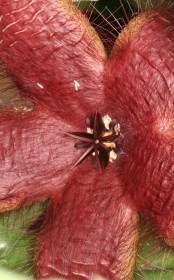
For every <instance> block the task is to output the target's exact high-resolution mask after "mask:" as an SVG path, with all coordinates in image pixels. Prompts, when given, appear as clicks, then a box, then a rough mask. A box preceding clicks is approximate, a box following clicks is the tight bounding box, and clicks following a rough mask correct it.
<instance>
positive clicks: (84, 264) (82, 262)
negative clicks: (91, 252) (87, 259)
mask: <svg viewBox="0 0 174 280" xmlns="http://www.w3.org/2000/svg"><path fill="white" fill-rule="evenodd" d="M73 263H77V264H83V265H94V264H93V263H83V262H78V261H73Z"/></svg>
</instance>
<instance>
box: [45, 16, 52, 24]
mask: <svg viewBox="0 0 174 280" xmlns="http://www.w3.org/2000/svg"><path fill="white" fill-rule="evenodd" d="M53 18H54V16H51V17H49V19H47V20H46V21H45V23H48V22H49V21H50V20H52V19H53Z"/></svg>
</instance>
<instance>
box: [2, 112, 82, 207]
mask: <svg viewBox="0 0 174 280" xmlns="http://www.w3.org/2000/svg"><path fill="white" fill-rule="evenodd" d="M8 118H9V117H8ZM64 129H68V130H69V129H73V128H70V127H68V126H65V124H64V123H63V122H62V121H61V120H60V119H55V118H53V117H52V116H50V115H49V114H48V113H47V112H46V111H45V110H44V112H43V110H40V111H34V112H30V113H27V114H21V115H18V116H16V118H15V117H14V116H13V119H7V120H1V121H0V135H1V137H0V139H1V140H0V211H1V212H2V211H5V210H9V209H13V208H17V207H20V206H22V205H23V204H31V203H33V202H35V201H40V200H43V199H45V198H46V197H48V196H50V195H51V194H54V193H57V192H58V191H61V190H62V189H63V187H64V186H65V184H66V180H67V178H68V176H69V175H70V174H71V173H72V171H71V168H72V166H73V164H74V161H75V160H76V158H78V157H79V155H78V153H77V155H76V154H75V153H74V150H75V149H74V147H73V146H74V142H73V140H72V139H69V138H68V137H67V136H65V135H64V133H63V130H64Z"/></svg>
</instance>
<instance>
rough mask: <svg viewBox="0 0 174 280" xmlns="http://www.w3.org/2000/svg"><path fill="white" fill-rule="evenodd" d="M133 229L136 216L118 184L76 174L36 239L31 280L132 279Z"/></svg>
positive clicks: (108, 177)
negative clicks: (97, 276) (54, 279)
mask: <svg viewBox="0 0 174 280" xmlns="http://www.w3.org/2000/svg"><path fill="white" fill-rule="evenodd" d="M110 171H111V170H110ZM111 172H113V168H112V171H111ZM137 228H138V219H137V214H136V212H134V211H133V210H132V206H131V204H130V199H129V198H128V197H127V196H124V197H123V193H122V189H121V188H120V185H119V182H118V180H117V179H116V178H114V180H113V179H112V180H111V173H110V172H108V173H105V174H102V175H101V176H98V178H96V176H95V171H88V170H87V171H86V172H85V173H84V171H83V170H81V171H80V170H79V172H78V176H77V177H76V178H75V177H74V176H73V177H72V178H71V179H70V181H69V182H68V183H67V185H66V189H65V191H64V193H63V195H62V197H61V199H59V200H57V198H54V199H51V201H50V205H49V208H48V212H47V213H46V217H45V222H44V224H43V227H42V229H41V231H40V233H39V236H38V241H37V248H36V256H35V258H36V262H35V275H36V277H37V278H42V279H43V278H47V277H50V276H52V277H62V278H65V279H71V280H73V279H89V278H90V276H91V275H92V274H93V273H95V274H100V275H102V276H103V277H106V279H108V280H109V279H111V280H112V279H117V280H120V279H125V280H128V279H132V275H133V270H134V264H135V256H136V250H137V237H138V230H137Z"/></svg>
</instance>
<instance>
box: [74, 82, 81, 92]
mask: <svg viewBox="0 0 174 280" xmlns="http://www.w3.org/2000/svg"><path fill="white" fill-rule="evenodd" d="M74 86H75V90H76V91H78V90H79V87H80V85H79V83H78V82H77V81H75V80H74Z"/></svg>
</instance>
